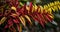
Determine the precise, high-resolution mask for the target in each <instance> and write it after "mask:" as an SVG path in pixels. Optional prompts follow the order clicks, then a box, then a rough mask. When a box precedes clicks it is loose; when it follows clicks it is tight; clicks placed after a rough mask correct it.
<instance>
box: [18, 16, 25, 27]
mask: <svg viewBox="0 0 60 32" xmlns="http://www.w3.org/2000/svg"><path fill="white" fill-rule="evenodd" d="M19 19H20V21H21V23H22V24H23V25H24V26H26V23H25V19H24V17H23V16H20V17H19Z"/></svg>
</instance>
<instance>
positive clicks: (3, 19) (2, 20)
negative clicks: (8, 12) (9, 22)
mask: <svg viewBox="0 0 60 32" xmlns="http://www.w3.org/2000/svg"><path fill="white" fill-rule="evenodd" d="M6 19H7V18H6V17H3V18H2V19H1V20H0V25H1V24H2V23H4V22H5V20H6Z"/></svg>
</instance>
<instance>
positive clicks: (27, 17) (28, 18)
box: [25, 15, 32, 24]
mask: <svg viewBox="0 0 60 32" xmlns="http://www.w3.org/2000/svg"><path fill="white" fill-rule="evenodd" d="M25 18H26V19H27V20H29V21H30V23H31V24H32V21H31V19H30V17H29V16H27V15H25Z"/></svg>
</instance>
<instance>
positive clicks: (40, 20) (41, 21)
mask: <svg viewBox="0 0 60 32" xmlns="http://www.w3.org/2000/svg"><path fill="white" fill-rule="evenodd" d="M37 18H38V19H39V23H40V24H41V25H42V27H44V22H43V20H42V18H41V16H40V15H39V14H37Z"/></svg>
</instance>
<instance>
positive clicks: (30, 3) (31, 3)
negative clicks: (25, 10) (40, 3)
mask: <svg viewBox="0 0 60 32" xmlns="http://www.w3.org/2000/svg"><path fill="white" fill-rule="evenodd" d="M29 7H30V12H31V11H32V2H30V6H29Z"/></svg>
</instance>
